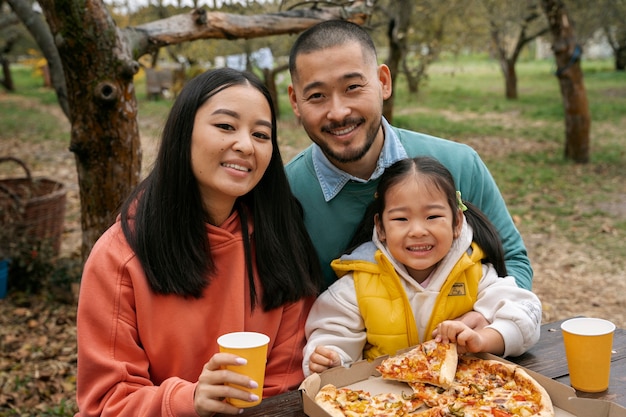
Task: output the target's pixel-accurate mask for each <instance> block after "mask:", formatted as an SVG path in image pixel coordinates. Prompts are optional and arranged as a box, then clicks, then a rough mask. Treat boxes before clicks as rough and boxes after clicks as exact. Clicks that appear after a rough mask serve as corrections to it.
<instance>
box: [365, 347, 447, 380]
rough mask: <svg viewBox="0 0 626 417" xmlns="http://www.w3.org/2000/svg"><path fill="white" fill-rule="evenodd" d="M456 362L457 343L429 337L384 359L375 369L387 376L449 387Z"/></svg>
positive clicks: (385, 377) (388, 377) (387, 377)
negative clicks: (411, 347) (409, 348)
mask: <svg viewBox="0 0 626 417" xmlns="http://www.w3.org/2000/svg"><path fill="white" fill-rule="evenodd" d="M457 363H458V354H457V350H456V344H455V343H438V342H435V341H434V340H429V341H426V342H424V343H421V344H419V345H417V346H416V347H415V348H413V349H411V350H409V351H407V352H405V353H402V354H400V355H396V356H391V357H389V358H387V359H384V360H383V361H382V362H381V364H380V365H379V366H377V367H376V369H377V370H378V371H379V372H380V373H381V375H382V377H383V378H384V379H393V380H396V381H403V382H421V383H425V384H431V385H436V386H438V387H443V388H448V387H450V385H451V384H452V382H453V381H454V374H455V373H456V367H457Z"/></svg>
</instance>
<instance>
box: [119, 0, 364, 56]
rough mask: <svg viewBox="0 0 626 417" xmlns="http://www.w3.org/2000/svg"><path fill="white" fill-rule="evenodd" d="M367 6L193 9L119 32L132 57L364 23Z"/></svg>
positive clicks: (359, 2) (357, 2)
mask: <svg viewBox="0 0 626 417" xmlns="http://www.w3.org/2000/svg"><path fill="white" fill-rule="evenodd" d="M367 15H368V6H367V5H366V4H365V3H364V2H363V1H355V2H354V3H352V4H351V5H350V6H348V7H325V8H321V9H299V10H289V11H284V12H277V13H266V14H257V15H248V16H246V15H238V14H231V13H221V12H207V11H206V10H204V9H195V10H193V11H192V12H190V13H185V14H180V15H176V16H171V17H168V18H166V19H162V20H158V21H155V22H150V23H146V24H143V25H139V26H136V27H134V28H126V29H124V30H123V31H124V32H125V35H126V36H127V37H128V39H129V40H131V42H132V44H133V48H132V49H133V51H134V53H135V58H139V57H140V56H142V55H145V54H148V53H152V52H154V51H155V50H157V49H159V48H161V47H163V46H167V45H173V44H179V43H182V42H189V41H194V40H198V39H250V38H258V37H263V36H272V35H284V34H294V33H299V32H301V31H303V30H305V29H307V28H308V27H310V26H312V25H314V24H315V23H318V22H321V21H323V20H331V19H344V20H350V21H353V22H355V23H358V24H362V23H364V22H365V19H366V17H367Z"/></svg>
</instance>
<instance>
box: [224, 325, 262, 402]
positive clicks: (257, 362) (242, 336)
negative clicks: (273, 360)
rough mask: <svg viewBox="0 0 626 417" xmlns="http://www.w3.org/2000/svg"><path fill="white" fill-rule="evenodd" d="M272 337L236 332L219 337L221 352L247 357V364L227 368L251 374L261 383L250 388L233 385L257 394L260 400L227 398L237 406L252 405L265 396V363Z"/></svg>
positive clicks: (253, 378) (247, 374)
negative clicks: (256, 386)
mask: <svg viewBox="0 0 626 417" xmlns="http://www.w3.org/2000/svg"><path fill="white" fill-rule="evenodd" d="M269 341H270V338H269V337H268V336H267V335H264V334H263V333H254V332H235V333H227V334H224V335H222V336H220V337H218V338H217V344H218V345H219V347H220V352H227V353H232V354H235V355H237V356H240V357H242V358H245V359H246V360H247V361H248V363H247V364H246V365H237V366H227V367H226V369H228V370H230V371H233V372H237V373H239V374H242V375H246V376H249V377H250V378H252V380H254V381H256V383H257V384H259V386H258V388H254V389H252V388H248V387H242V386H239V385H231V386H233V387H235V388H238V389H240V390H243V391H248V392H251V393H253V394H256V395H257V396H258V397H259V400H258V401H256V402H251V401H243V400H240V399H238V398H227V399H226V401H228V402H229V403H231V404H232V405H234V406H235V407H239V408H245V407H252V406H254V405H257V404H259V403H260V402H261V399H262V398H263V382H264V379H265V363H266V362H267V345H268V343H269Z"/></svg>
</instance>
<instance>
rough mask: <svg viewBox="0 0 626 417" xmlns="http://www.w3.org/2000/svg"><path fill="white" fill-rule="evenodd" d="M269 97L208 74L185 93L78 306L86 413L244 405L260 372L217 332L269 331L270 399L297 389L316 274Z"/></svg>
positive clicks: (98, 252) (97, 251)
mask: <svg viewBox="0 0 626 417" xmlns="http://www.w3.org/2000/svg"><path fill="white" fill-rule="evenodd" d="M301 217H302V214H301V210H300V206H299V205H298V203H297V201H296V200H295V198H294V197H293V196H292V194H291V193H290V190H289V185H288V182H287V179H286V176H285V173H284V170H283V162H282V160H281V156H280V153H279V149H278V143H277V135H276V117H275V112H274V108H273V105H272V100H271V97H270V95H269V92H268V91H267V90H266V88H265V87H264V86H263V84H262V83H261V82H260V81H259V80H258V79H257V78H256V77H255V76H253V75H250V74H247V73H242V72H239V71H235V70H232V69H227V68H225V69H218V70H214V71H210V72H206V73H204V74H201V75H199V76H197V77H196V78H194V79H192V80H191V81H190V82H189V83H187V84H186V86H185V87H184V88H183V90H182V91H181V93H180V95H179V96H178V98H177V99H176V101H175V103H174V105H173V107H172V110H171V112H170V114H169V117H168V119H167V122H166V124H165V128H164V131H163V136H162V143H161V146H160V149H159V153H158V156H157V159H156V162H155V165H154V167H153V169H152V171H151V172H150V174H149V175H148V176H147V177H146V179H145V180H143V181H142V182H141V183H140V184H139V186H138V187H137V188H136V189H135V190H134V191H133V192H132V193H131V195H130V196H129V198H128V199H127V200H126V201H125V203H124V204H123V206H122V209H121V213H120V216H119V217H118V220H117V222H116V223H115V224H114V225H113V226H112V227H111V228H110V229H109V230H107V231H106V232H105V233H104V234H103V236H102V237H101V238H100V239H99V240H98V242H96V244H95V245H94V247H93V249H92V252H91V254H90V256H89V258H88V260H87V262H86V264H85V269H84V272H83V277H82V282H81V293H80V298H79V305H78V377H77V378H78V379H77V400H78V406H79V409H80V411H79V413H78V415H79V416H99V415H103V414H106V415H117V416H124V415H128V416H159V415H168V416H197V415H200V416H209V415H212V414H214V413H215V412H221V413H229V414H236V413H238V412H240V410H239V409H237V408H235V407H233V406H232V405H230V404H227V403H226V402H224V401H223V399H224V398H225V397H233V398H239V399H242V400H247V401H255V400H256V399H257V398H256V397H255V396H254V395H252V394H250V393H249V392H247V391H243V390H239V389H236V388H233V387H231V386H229V385H226V384H227V383H229V384H237V385H240V386H244V387H254V386H255V385H256V382H255V381H252V380H250V378H248V377H246V376H242V375H239V374H237V373H234V372H230V371H227V370H225V369H223V368H224V367H225V366H226V365H236V364H238V363H241V362H240V360H241V359H240V358H238V357H237V356H235V355H229V354H225V353H218V351H219V349H218V346H217V342H216V339H217V337H218V336H220V335H221V334H224V333H228V332H234V331H255V332H261V333H265V334H267V335H268V336H270V343H269V346H268V355H267V367H266V377H265V384H264V390H263V395H264V396H272V395H276V394H279V393H281V392H284V391H286V390H289V389H294V388H297V386H298V384H299V383H300V382H301V380H302V379H303V374H302V369H301V361H302V348H303V346H304V342H305V338H304V333H303V332H304V323H305V321H306V317H307V314H308V311H309V308H310V306H311V304H312V301H313V298H314V296H315V295H316V294H317V292H318V288H319V286H320V282H321V272H320V270H319V262H318V260H317V259H316V258H315V255H314V254H315V251H314V250H313V248H312V245H311V242H310V240H309V238H308V236H307V234H306V231H305V228H304V225H303V222H302V218H301Z"/></svg>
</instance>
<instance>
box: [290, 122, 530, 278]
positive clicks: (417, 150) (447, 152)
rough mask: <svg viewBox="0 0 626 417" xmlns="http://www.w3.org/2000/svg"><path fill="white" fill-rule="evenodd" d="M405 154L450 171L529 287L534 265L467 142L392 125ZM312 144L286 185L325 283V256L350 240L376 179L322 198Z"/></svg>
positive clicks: (327, 263)
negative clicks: (299, 206)
mask: <svg viewBox="0 0 626 417" xmlns="http://www.w3.org/2000/svg"><path fill="white" fill-rule="evenodd" d="M392 129H393V130H394V132H395V133H396V134H397V135H398V138H399V139H400V142H401V143H402V145H403V146H404V148H405V150H406V152H407V154H408V155H409V156H410V157H415V156H430V157H433V158H435V159H437V160H439V161H440V162H441V163H442V164H444V165H445V166H446V167H447V168H448V170H450V172H451V173H452V175H453V177H454V181H455V183H456V186H457V187H458V189H459V190H460V191H461V194H462V195H463V199H464V200H467V201H470V202H471V203H473V204H474V205H476V206H478V207H479V208H480V209H481V210H482V211H483V212H484V213H485V215H486V216H487V217H488V218H489V219H490V220H491V222H492V223H493V224H494V225H495V226H496V228H497V229H498V231H499V233H500V238H501V239H502V243H503V246H504V251H505V260H506V267H507V272H508V273H509V275H511V276H513V277H515V281H516V282H517V284H518V285H519V286H520V287H522V288H526V289H529V290H530V289H531V286H532V277H533V270H532V268H531V266H530V261H529V259H528V254H527V252H526V247H525V246H524V242H523V240H522V237H521V235H520V233H519V231H518V230H517V228H516V227H515V224H514V223H513V220H512V218H511V216H510V214H509V212H508V209H507V207H506V204H505V202H504V200H503V198H502V195H501V194H500V190H499V189H498V187H497V185H496V183H495V181H494V179H493V177H492V176H491V173H490V172H489V170H488V169H487V167H486V166H485V164H484V163H483V161H482V160H481V159H480V157H479V156H478V154H477V153H476V151H474V150H473V149H472V148H470V147H469V146H467V145H464V144H461V143H457V142H453V141H450V140H445V139H441V138H437V137H433V136H429V135H425V134H422V133H417V132H411V131H408V130H403V129H398V128H396V127H392ZM311 155H312V147H311V146H309V147H308V148H306V149H305V150H304V151H302V152H300V153H299V154H298V155H296V157H295V158H294V159H293V160H291V161H290V162H289V163H288V164H287V165H286V170H287V177H288V178H289V182H290V184H291V189H292V191H293V193H294V194H295V196H296V197H297V198H298V200H299V201H300V203H301V204H302V206H303V208H304V221H305V224H306V227H307V230H308V232H309V234H310V236H311V239H312V240H313V244H314V245H315V248H316V250H317V255H318V256H319V258H320V262H321V264H322V269H323V271H324V276H325V280H326V287H327V286H329V285H330V284H331V283H332V282H333V281H335V280H336V279H337V277H336V275H335V273H334V272H333V270H332V268H331V267H330V262H331V261H332V260H333V259H335V258H338V257H339V256H340V255H341V254H342V253H343V252H344V251H345V249H346V246H347V245H348V244H349V243H350V240H351V239H352V236H353V235H354V232H355V229H356V227H357V226H358V224H359V222H360V221H361V219H362V218H363V214H364V213H365V209H366V207H367V206H368V205H369V204H370V203H371V202H372V200H373V199H374V192H375V191H376V186H377V185H378V179H376V180H373V181H368V182H367V183H359V182H352V181H350V182H348V183H347V184H346V185H345V186H344V188H343V189H342V190H341V191H340V192H339V194H337V196H336V197H335V198H333V199H332V200H330V201H329V202H326V201H325V200H324V195H323V194H322V190H321V188H320V186H319V182H318V181H317V177H316V175H315V171H314V169H313V160H312V156H311Z"/></svg>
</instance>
